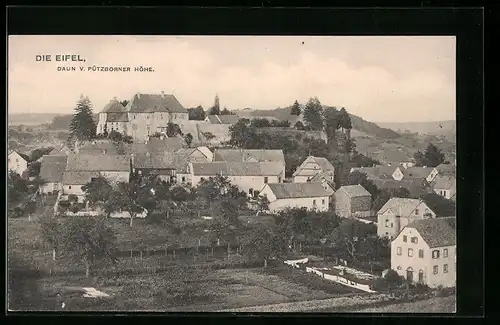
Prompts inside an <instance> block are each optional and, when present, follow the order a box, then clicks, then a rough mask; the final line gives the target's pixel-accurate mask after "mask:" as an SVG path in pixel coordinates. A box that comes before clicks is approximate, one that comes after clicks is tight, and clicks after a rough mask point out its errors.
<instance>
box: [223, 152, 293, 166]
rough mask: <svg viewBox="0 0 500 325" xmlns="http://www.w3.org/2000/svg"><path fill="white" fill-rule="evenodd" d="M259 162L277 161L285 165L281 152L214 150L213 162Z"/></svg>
mask: <svg viewBox="0 0 500 325" xmlns="http://www.w3.org/2000/svg"><path fill="white" fill-rule="evenodd" d="M252 158H253V159H255V160H256V161H259V162H265V161H277V162H281V163H285V155H284V154H283V150H261V149H215V150H214V160H215V161H228V162H247V161H249V159H250V160H251V159H252Z"/></svg>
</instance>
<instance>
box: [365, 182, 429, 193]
mask: <svg viewBox="0 0 500 325" xmlns="http://www.w3.org/2000/svg"><path fill="white" fill-rule="evenodd" d="M371 180H372V182H373V184H375V186H377V188H379V189H387V190H390V189H398V188H406V189H407V190H408V191H409V192H410V194H411V195H412V196H417V197H418V196H421V195H424V194H427V193H429V192H430V187H429V184H428V183H427V181H426V180H425V179H424V178H414V179H404V178H403V179H402V180H400V181H397V180H395V179H392V178H390V179H388V178H387V179H378V178H372V179H371Z"/></svg>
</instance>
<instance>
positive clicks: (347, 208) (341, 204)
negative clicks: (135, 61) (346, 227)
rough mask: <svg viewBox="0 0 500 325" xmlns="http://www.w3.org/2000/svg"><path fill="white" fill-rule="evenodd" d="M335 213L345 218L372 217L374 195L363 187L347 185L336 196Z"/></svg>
mask: <svg viewBox="0 0 500 325" xmlns="http://www.w3.org/2000/svg"><path fill="white" fill-rule="evenodd" d="M334 197H335V198H334V199H335V213H336V214H337V215H339V216H340V217H343V218H350V217H360V218H365V217H369V216H370V215H371V211H370V210H371V204H372V195H371V194H370V192H368V191H367V190H366V189H365V188H364V187H363V186H361V185H359V184H358V185H345V186H342V187H340V188H339V189H338V190H337V191H336V192H335V194H334Z"/></svg>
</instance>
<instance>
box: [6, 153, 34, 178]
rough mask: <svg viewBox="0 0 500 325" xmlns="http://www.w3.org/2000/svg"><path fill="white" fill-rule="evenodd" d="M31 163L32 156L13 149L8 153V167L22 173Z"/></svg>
mask: <svg viewBox="0 0 500 325" xmlns="http://www.w3.org/2000/svg"><path fill="white" fill-rule="evenodd" d="M29 163H30V158H29V157H28V156H27V155H25V154H23V153H20V152H19V151H16V150H11V151H10V152H9V154H8V165H7V166H8V169H9V170H10V171H13V172H15V173H17V174H19V175H22V174H23V173H24V172H25V171H26V170H27V169H28V165H29Z"/></svg>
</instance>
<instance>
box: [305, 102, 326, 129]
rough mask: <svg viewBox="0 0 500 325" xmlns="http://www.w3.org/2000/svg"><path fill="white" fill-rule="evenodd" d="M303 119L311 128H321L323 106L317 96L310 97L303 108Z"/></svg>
mask: <svg viewBox="0 0 500 325" xmlns="http://www.w3.org/2000/svg"><path fill="white" fill-rule="evenodd" d="M304 120H305V121H306V123H307V125H308V126H309V127H310V128H311V129H312V130H322V129H323V107H322V106H321V103H320V101H319V100H318V98H316V97H315V98H311V99H309V101H308V102H307V104H306V106H305V108H304Z"/></svg>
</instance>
